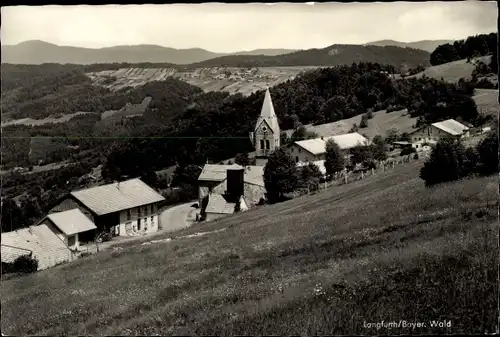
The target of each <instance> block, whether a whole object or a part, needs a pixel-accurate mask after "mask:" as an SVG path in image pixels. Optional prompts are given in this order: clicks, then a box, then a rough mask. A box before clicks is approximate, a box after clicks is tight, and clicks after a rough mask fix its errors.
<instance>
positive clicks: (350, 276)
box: [0, 163, 498, 335]
mask: <svg viewBox="0 0 500 337" xmlns="http://www.w3.org/2000/svg"><path fill="white" fill-rule="evenodd" d="M419 165H421V163H420V164H419V163H412V164H408V165H402V166H400V167H396V168H395V169H393V170H390V171H387V172H385V173H381V174H378V175H375V176H373V177H372V178H367V179H364V180H360V181H358V182H355V183H352V184H348V185H343V186H338V187H333V188H331V189H330V190H327V191H326V192H323V193H320V194H316V195H314V196H304V197H301V198H297V199H294V200H292V201H289V202H286V203H282V204H279V205H274V206H262V207H259V208H257V209H255V210H252V211H248V212H243V213H240V214H237V215H234V216H231V217H228V218H225V219H220V220H219V221H213V222H209V223H206V224H203V225H200V226H195V227H191V228H189V229H186V230H183V231H181V232H179V233H178V236H177V237H179V239H175V238H174V239H173V240H172V241H170V242H165V241H164V242H163V243H151V244H149V245H138V244H137V243H134V245H128V246H125V245H124V246H123V247H122V249H120V250H115V251H106V252H102V253H100V254H97V255H95V256H91V257H87V258H84V259H81V260H79V261H76V262H74V263H72V264H67V265H63V266H59V267H55V268H53V269H51V270H46V271H42V272H39V273H37V274H34V275H30V276H26V277H20V278H17V279H11V280H5V281H2V282H1V285H0V292H1V301H2V332H3V333H4V334H10V335H28V334H29V335H56V334H57V335H62V334H64V335H77V334H78V335H82V334H85V335H91V334H92V335H93V334H95V335H97V334H99V335H193V334H202V335H235V334H240V335H270V334H280V335H298V334H301V335H313V334H322V335H325V334H330V335H331V334H410V333H412V334H416V333H418V334H422V333H424V334H425V333H439V334H454V333H479V334H484V333H492V332H494V331H496V327H497V323H498V320H497V318H498V311H497V308H498V307H497V299H498V279H497V273H498V269H497V267H498V261H497V260H498V251H497V249H498V236H497V235H498V224H497V209H498V204H496V205H495V204H494V201H496V200H497V190H498V178H497V177H496V176H495V177H490V178H478V179H475V180H464V181H460V182H454V183H451V184H447V185H442V186H438V187H436V188H433V189H427V188H425V187H424V186H423V182H422V181H421V180H420V179H419V178H418V169H419ZM224 228H225V229H226V230H224V231H219V232H212V233H211V234H207V235H204V236H194V237H187V238H186V237H184V238H180V237H181V236H186V235H188V234H193V233H195V232H200V231H203V232H208V231H215V230H220V229H224ZM165 237H167V235H165ZM159 239H161V237H160V238H159ZM400 320H404V321H407V322H413V323H416V322H420V323H423V324H425V326H422V327H419V328H416V329H412V328H409V327H404V326H401V327H399V328H397V327H392V328H390V329H386V328H382V329H380V330H376V329H375V328H368V327H366V324H365V323H375V322H381V321H385V322H389V321H390V322H392V321H394V322H396V323H397V322H399V321H400ZM444 320H446V321H448V320H449V321H450V323H449V324H450V325H449V326H448V327H431V325H433V321H439V322H442V321H444Z"/></svg>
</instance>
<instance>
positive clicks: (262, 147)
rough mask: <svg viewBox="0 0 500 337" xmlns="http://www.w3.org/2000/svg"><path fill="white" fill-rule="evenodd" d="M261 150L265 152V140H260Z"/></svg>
mask: <svg viewBox="0 0 500 337" xmlns="http://www.w3.org/2000/svg"><path fill="white" fill-rule="evenodd" d="M260 149H261V150H264V140H263V139H261V140H260Z"/></svg>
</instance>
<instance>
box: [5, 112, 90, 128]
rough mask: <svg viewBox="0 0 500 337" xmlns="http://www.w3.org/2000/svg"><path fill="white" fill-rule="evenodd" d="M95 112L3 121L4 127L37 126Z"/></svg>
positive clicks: (61, 121)
mask: <svg viewBox="0 0 500 337" xmlns="http://www.w3.org/2000/svg"><path fill="white" fill-rule="evenodd" d="M92 113H95V112H75V113H72V114H68V115H64V116H61V117H47V118H44V119H33V118H21V119H15V120H11V121H8V122H4V123H2V127H6V126H9V125H22V124H24V125H31V126H37V125H43V124H48V123H66V122H67V121H69V120H70V119H72V118H73V117H76V116H80V115H87V114H92Z"/></svg>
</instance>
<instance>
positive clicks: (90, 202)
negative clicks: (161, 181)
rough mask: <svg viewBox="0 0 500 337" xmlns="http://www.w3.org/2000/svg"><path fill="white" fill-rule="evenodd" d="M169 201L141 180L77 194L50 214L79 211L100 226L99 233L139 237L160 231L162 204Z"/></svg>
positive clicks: (86, 236) (88, 235)
mask: <svg viewBox="0 0 500 337" xmlns="http://www.w3.org/2000/svg"><path fill="white" fill-rule="evenodd" d="M164 200H165V198H164V197H163V196H161V195H160V194H158V193H157V192H156V191H155V190H153V189H152V188H151V187H149V186H148V185H146V184H145V183H144V182H142V181H141V180H140V179H138V178H135V179H130V180H127V181H122V182H117V183H112V184H108V185H102V186H96V187H92V188H88V189H83V190H79V191H73V192H71V193H70V194H69V195H67V196H66V197H64V198H63V199H62V200H61V201H60V202H59V203H58V205H57V206H55V207H54V208H52V209H51V210H50V212H49V214H51V213H56V212H62V211H67V210H70V209H75V208H78V209H80V211H82V213H83V214H85V215H86V216H87V217H89V219H90V220H91V221H92V222H93V223H94V224H95V225H96V227H97V229H96V230H97V231H98V232H103V231H106V232H109V233H111V235H113V236H136V235H142V234H144V233H150V232H156V231H157V230H158V228H159V226H160V219H159V203H160V202H162V201H164ZM79 239H80V241H83V242H85V241H87V242H88V241H93V240H94V239H95V233H93V231H87V232H85V233H81V234H80V235H79Z"/></svg>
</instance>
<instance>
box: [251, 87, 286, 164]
mask: <svg viewBox="0 0 500 337" xmlns="http://www.w3.org/2000/svg"><path fill="white" fill-rule="evenodd" d="M250 139H251V140H252V143H253V145H254V147H255V160H256V165H258V166H264V165H266V163H267V158H268V156H269V154H270V153H271V152H273V151H274V150H276V149H277V148H278V147H280V127H279V124H278V117H277V116H276V113H275V112H274V107H273V102H272V100H271V94H270V93H269V88H267V89H266V94H265V96H264V103H263V104H262V110H261V112H260V116H259V118H258V119H257V123H256V124H255V129H254V131H253V132H250Z"/></svg>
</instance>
